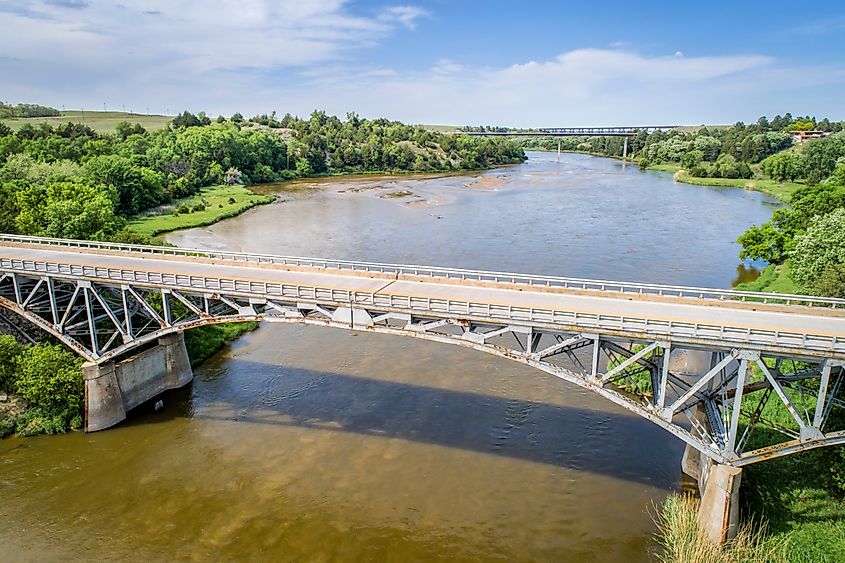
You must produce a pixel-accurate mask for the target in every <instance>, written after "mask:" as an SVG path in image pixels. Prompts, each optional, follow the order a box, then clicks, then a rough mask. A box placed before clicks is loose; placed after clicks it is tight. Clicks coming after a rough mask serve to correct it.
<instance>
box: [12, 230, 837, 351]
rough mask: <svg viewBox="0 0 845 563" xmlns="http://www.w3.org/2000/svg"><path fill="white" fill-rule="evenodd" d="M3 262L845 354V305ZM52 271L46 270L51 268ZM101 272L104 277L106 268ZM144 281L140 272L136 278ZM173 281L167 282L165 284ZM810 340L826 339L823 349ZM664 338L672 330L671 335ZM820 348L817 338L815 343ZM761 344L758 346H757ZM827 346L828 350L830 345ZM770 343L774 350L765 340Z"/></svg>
mask: <svg viewBox="0 0 845 563" xmlns="http://www.w3.org/2000/svg"><path fill="white" fill-rule="evenodd" d="M0 244H2V246H0V260H2V259H5V260H6V261H10V262H4V264H5V263H11V261H34V262H44V263H54V264H65V265H68V266H79V267H87V268H90V269H94V268H100V269H103V268H107V269H119V270H123V271H134V272H144V273H145V275H146V273H155V274H161V275H165V276H166V275H175V276H178V277H196V278H200V277H208V276H213V277H214V278H226V279H231V280H240V281H248V282H255V283H258V284H264V283H270V284H282V285H290V286H307V287H314V288H324V289H329V290H340V291H350V292H363V293H367V294H373V295H376V296H388V297H391V298H417V299H426V300H429V299H430V300H446V301H455V302H470V303H476V304H482V305H489V306H494V307H495V306H503V307H510V308H524V309H542V310H550V311H565V312H567V313H575V314H576V316H577V315H578V314H583V315H587V316H590V317H592V316H593V315H597V316H613V317H622V318H623V319H624V318H630V319H642V320H644V321H645V322H646V323H647V324H648V323H649V322H653V324H654V325H655V326H670V327H671V326H672V325H678V326H682V327H683V326H689V325H692V326H696V325H699V326H700V325H710V326H714V327H719V328H721V329H727V332H728V333H731V332H735V333H737V334H740V333H745V334H749V335H753V334H756V333H760V334H767V335H775V336H774V339H773V340H772V344H774V345H775V348H778V349H779V350H780V351H781V352H786V351H790V349H791V352H792V353H793V354H794V355H795V356H798V357H803V356H808V355H809V356H819V355H821V356H823V357H829V358H845V310H839V309H829V308H822V307H805V306H785V305H777V304H763V303H747V302H739V301H729V300H718V301H716V300H708V299H703V300H696V299H693V298H678V297H673V296H655V295H648V296H639V295H627V294H620V293H618V292H612V291H606V292H601V291H592V290H588V291H577V290H567V289H561V288H554V287H552V288H547V287H538V286H530V287H525V286H521V285H520V284H508V283H489V282H478V281H474V280H439V279H437V278H425V277H415V276H407V275H402V276H397V275H395V274H379V273H370V272H348V271H342V270H328V269H322V268H307V267H301V266H294V267H288V266H277V265H268V264H260V265H259V264H251V263H236V262H232V261H225V260H212V259H206V258H200V257H197V258H194V257H174V256H161V255H149V254H140V253H133V252H122V253H107V252H103V251H97V250H86V249H73V248H67V249H66V248H59V247H43V246H38V245H35V246H29V245H10V244H9V243H3V242H2V241H0ZM45 273H46V272H45ZM95 277H100V275H99V274H97V275H95ZM134 279H135V280H137V278H134ZM164 285H167V284H164ZM781 335H795V336H797V337H799V338H800V339H801V341H804V342H805V343H806V342H807V341H809V342H811V343H815V342H818V346H817V348H818V350H816V349H815V348H811V347H805V345H804V344H801V343H800V342H799V340H796V339H794V338H793V339H788V338H786V337H785V336H784V337H782V336H781ZM664 336H670V337H671V334H667V335H664ZM811 346H815V344H813V345H811ZM753 347H756V346H753ZM824 348H827V349H824ZM762 349H764V350H765V349H771V348H770V347H769V348H767V347H766V346H763V347H762Z"/></svg>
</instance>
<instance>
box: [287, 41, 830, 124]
mask: <svg viewBox="0 0 845 563" xmlns="http://www.w3.org/2000/svg"><path fill="white" fill-rule="evenodd" d="M353 72H354V71H353ZM788 77H791V78H788ZM331 80H332V84H333V87H332V88H324V87H323V86H324V85H326V84H327V83H326V82H323V81H322V80H321V79H314V80H313V81H312V82H311V83H310V84H309V85H307V86H306V87H305V88H304V89H307V90H308V91H309V92H311V94H310V95H309V96H308V98H307V101H308V102H309V103H310V104H311V105H312V106H315V107H325V108H327V109H328V110H330V111H332V112H336V113H339V114H341V115H342V114H343V113H344V112H346V111H350V110H356V111H358V112H359V113H361V114H362V115H370V116H377V115H387V116H389V117H394V118H397V119H403V120H406V121H411V122H421V123H451V124H458V125H460V124H467V123H471V124H478V123H484V124H499V125H511V126H555V125H561V126H581V125H637V124H649V123H652V124H658V125H659V124H662V123H655V122H658V121H659V122H671V123H670V124H675V123H677V124H699V123H730V122H733V121H736V120H740V119H742V120H746V121H748V120H752V119H756V118H757V117H758V116H759V115H762V114H771V115H774V114H776V113H783V112H786V111H793V112H794V113H795V112H797V113H811V114H818V115H822V114H825V115H831V116H832V117H837V116H839V117H842V116H841V111H842V110H841V109H840V105H839V102H838V99H837V96H836V92H837V88H836V87H834V86H833V85H835V84H839V85H840V87H841V85H842V84H843V83H845V72H843V70H842V69H840V68H823V69H822V68H815V69H813V68H807V69H796V68H790V67H786V66H784V65H782V64H780V63H779V62H778V61H777V60H775V59H772V58H770V57H765V56H759V55H735V56H717V57H690V56H676V54H674V53H673V54H667V55H665V56H645V55H641V54H638V53H634V52H630V51H620V50H605V49H578V50H573V51H569V52H566V53H562V54H560V55H559V56H557V57H555V58H553V59H551V60H548V61H529V62H525V63H521V64H515V65H511V66H508V67H503V68H468V67H466V66H465V65H461V64H459V63H457V62H455V61H451V60H443V61H438V62H437V63H436V64H435V65H434V66H433V67H432V68H431V69H430V70H428V71H425V72H404V73H399V72H397V73H394V74H393V75H390V76H386V77H380V78H379V79H377V80H366V79H363V80H362V79H357V78H356V77H355V76H354V75H353V74H352V73H349V72H348V71H340V72H339V73H335V74H332V77H331ZM288 99H289V100H291V102H294V103H295V100H298V101H300V102H301V101H302V98H301V97H300V96H298V95H297V92H296V91H292V92H290V97H289V98H288ZM808 106H809V107H808Z"/></svg>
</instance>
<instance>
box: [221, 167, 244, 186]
mask: <svg viewBox="0 0 845 563" xmlns="http://www.w3.org/2000/svg"><path fill="white" fill-rule="evenodd" d="M223 182H224V183H225V184H226V185H229V186H231V185H234V184H242V183H243V174H242V173H241V171H240V170H238V169H237V168H235V167H234V166H230V167H229V169H228V170H226V176H224V178H223Z"/></svg>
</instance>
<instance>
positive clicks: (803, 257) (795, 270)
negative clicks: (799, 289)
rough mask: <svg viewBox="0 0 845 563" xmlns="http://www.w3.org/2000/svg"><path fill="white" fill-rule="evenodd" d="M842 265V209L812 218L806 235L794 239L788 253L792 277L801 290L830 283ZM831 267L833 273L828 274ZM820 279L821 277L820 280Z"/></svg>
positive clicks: (844, 235) (844, 212)
mask: <svg viewBox="0 0 845 563" xmlns="http://www.w3.org/2000/svg"><path fill="white" fill-rule="evenodd" d="M842 266H845V208H840V209H837V210H836V211H833V212H832V213H828V214H827V215H824V216H820V217H816V218H815V219H813V221H812V223H811V224H810V227H809V228H808V229H807V232H806V233H805V234H803V235H800V236H799V237H798V238H797V242H796V245H795V250H794V251H793V252H792V275H793V277H794V278H795V280H796V281H797V282H798V283H800V284H802V285H804V286H805V287H815V286H816V285H817V284H818V283H819V282H822V283H824V284H828V283H830V280H829V279H828V278H830V277H834V276H835V275H837V270H838V269H839V268H841V267H842ZM831 268H834V269H835V270H833V273H831V272H828V270H829V269H831ZM823 276H824V277H823Z"/></svg>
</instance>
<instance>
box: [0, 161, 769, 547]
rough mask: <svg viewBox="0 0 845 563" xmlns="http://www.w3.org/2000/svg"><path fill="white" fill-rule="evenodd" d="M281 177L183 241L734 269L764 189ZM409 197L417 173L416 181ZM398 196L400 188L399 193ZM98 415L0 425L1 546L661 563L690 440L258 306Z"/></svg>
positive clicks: (527, 168)
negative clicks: (75, 422) (4, 434)
mask: <svg viewBox="0 0 845 563" xmlns="http://www.w3.org/2000/svg"><path fill="white" fill-rule="evenodd" d="M531 156H532V158H531V160H529V161H528V162H527V163H526V164H524V165H522V166H517V167H513V168H508V169H501V170H497V171H491V172H488V173H485V174H483V175H481V177H480V178H475V177H467V176H463V177H460V176H458V177H455V176H452V177H442V178H438V179H418V178H401V179H390V178H359V179H356V180H354V181H349V180H332V181H327V182H320V183H319V184H321V185H319V186H317V187H313V186H311V184H313V183H309V182H307V183H302V184H300V185H298V186H296V187H295V189H292V188H291V187H290V186H289V185H288V186H285V187H276V188H272V189H275V190H277V191H279V192H280V193H281V198H282V199H283V200H284V201H281V202H280V203H277V204H273V205H270V206H265V207H262V208H258V209H255V210H253V211H251V212H249V213H247V214H245V215H243V216H241V217H239V218H235V219H232V220H228V221H225V222H223V223H220V224H218V225H214V226H212V227H210V228H207V229H202V230H199V229H198V230H192V231H186V232H182V233H176V234H174V235H172V236H171V240H173V241H174V242H177V243H179V244H183V245H190V246H214V247H226V248H235V249H245V250H253V251H261V252H275V253H285V254H299V255H323V256H333V257H344V258H354V259H367V260H379V261H394V262H395V261H400V262H416V263H429V264H441V265H453V266H466V267H479V268H488V269H498V270H517V271H525V272H535V273H548V274H566V275H575V276H589V277H604V278H618V279H623V278H624V279H638V280H644V281H662V282H667V283H685V284H695V285H716V286H727V285H729V284H730V282H731V281H732V280H733V279H734V278H736V277H737V275H743V276H747V275H748V272H747V271H745V270H741V271H738V270H737V260H736V259H735V256H736V247H735V245H734V243H733V240H734V239H735V238H736V236H737V234H739V233H740V232H741V231H742V230H743V229H744V228H746V227H747V225H749V224H750V223H752V222H760V221H762V220H764V219H765V218H766V217H767V216H768V215H769V214H770V212H771V206H772V205H773V203H772V202H771V201H770V200H768V199H767V198H766V197H764V196H762V195H760V194H756V193H752V192H744V191H739V190H725V191H717V190H711V189H708V188H699V187H695V186H686V185H678V184H675V183H674V182H672V180H671V177H670V176H668V175H662V174H650V173H649V174H642V173H639V172H637V171H636V170H635V169H632V168H628V169H625V170H623V169H622V168H621V166H620V165H619V164H618V163H616V162H614V161H610V160H605V159H595V158H590V157H582V156H576V155H567V156H565V157H564V158H563V159H562V160H563V162H561V163H557V162H555V161H554V156H553V155H546V154H542V153H540V154H532V155H531ZM403 192H410V194H405V193H403ZM391 193H399V194H400V195H399V196H397V197H389V196H388V197H385V196H386V195H387V194H391ZM195 375H196V378H195V381H194V382H193V384H192V385H191V386H190V387H189V388H186V389H183V390H180V391H178V392H175V393H172V394H170V395H168V396H166V397H165V408H164V409H163V410H162V411H161V412H157V413H156V412H153V411H152V409H151V408H148V407H142V408H141V409H139V412H138V413H135V415H134V416H133V417H132V418H131V419H130V420H129V421H128V422H127V423H126V424H123V425H121V426H120V427H118V428H116V429H114V430H110V431H107V432H102V433H98V434H91V435H83V434H80V433H73V434H70V435H66V436H61V437H40V438H34V439H26V440H23V439H13V440H5V441H0V521H2V522H3V526H0V560H2V561H16V560H21V561H43V560H93V559H110V560H117V559H120V560H145V561H159V560H174V559H176V560H296V561H345V560H370V561H382V560H385V561H414V560H438V559H441V560H446V559H449V560H468V561H470V560H471V561H486V560H517V561H518V560H523V561H529V560H549V561H566V560H574V559H576V558H577V559H578V560H583V561H637V560H648V559H649V557H650V554H651V553H653V551H654V550H655V547H654V545H653V542H652V540H651V534H652V533H653V524H652V521H651V518H650V517H649V512H650V511H651V512H652V513H653V511H654V509H653V506H654V503H659V502H660V500H661V499H662V498H663V497H664V496H665V495H666V494H667V493H668V492H669V491H671V490H673V489H676V488H677V487H679V485H680V472H679V460H680V455H681V452H682V449H683V448H682V446H681V444H680V443H679V442H677V441H676V440H674V439H672V438H671V437H670V436H668V434H666V433H664V432H663V431H661V430H660V429H658V428H657V427H654V426H652V425H650V424H648V423H647V422H645V421H643V420H641V419H639V418H636V417H633V416H631V415H628V414H627V413H626V412H625V411H623V410H621V409H618V408H616V407H613V406H612V405H609V404H606V403H605V402H603V401H602V400H601V399H599V398H597V397H595V396H593V395H591V394H589V393H587V392H585V391H582V390H580V389H577V388H574V387H572V386H568V385H566V384H563V383H562V382H560V381H557V380H555V379H554V378H553V377H551V376H548V375H546V374H542V373H538V372H535V371H533V370H531V369H530V368H527V367H524V366H519V365H515V364H512V363H509V362H508V361H506V360H503V359H499V358H494V357H488V356H486V355H483V354H480V353H477V352H474V351H471V350H464V349H457V348H451V347H448V346H445V345H441V344H436V343H431V342H424V341H417V340H412V339H403V338H401V337H392V336H386V335H377V334H355V333H350V332H345V331H340V330H335V329H328V328H316V327H297V326H289V325H285V326H280V325H265V326H263V327H262V328H260V329H259V330H258V331H256V332H254V333H251V334H249V335H247V336H246V337H244V338H242V339H241V340H239V341H238V342H236V343H235V344H233V345H232V346H231V347H230V348H228V349H226V350H224V351H223V352H221V353H220V354H218V355H217V356H215V357H214V358H212V359H211V360H210V361H208V362H207V363H206V364H204V365H203V366H202V367H200V368H198V369H197V370H196V374H195Z"/></svg>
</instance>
